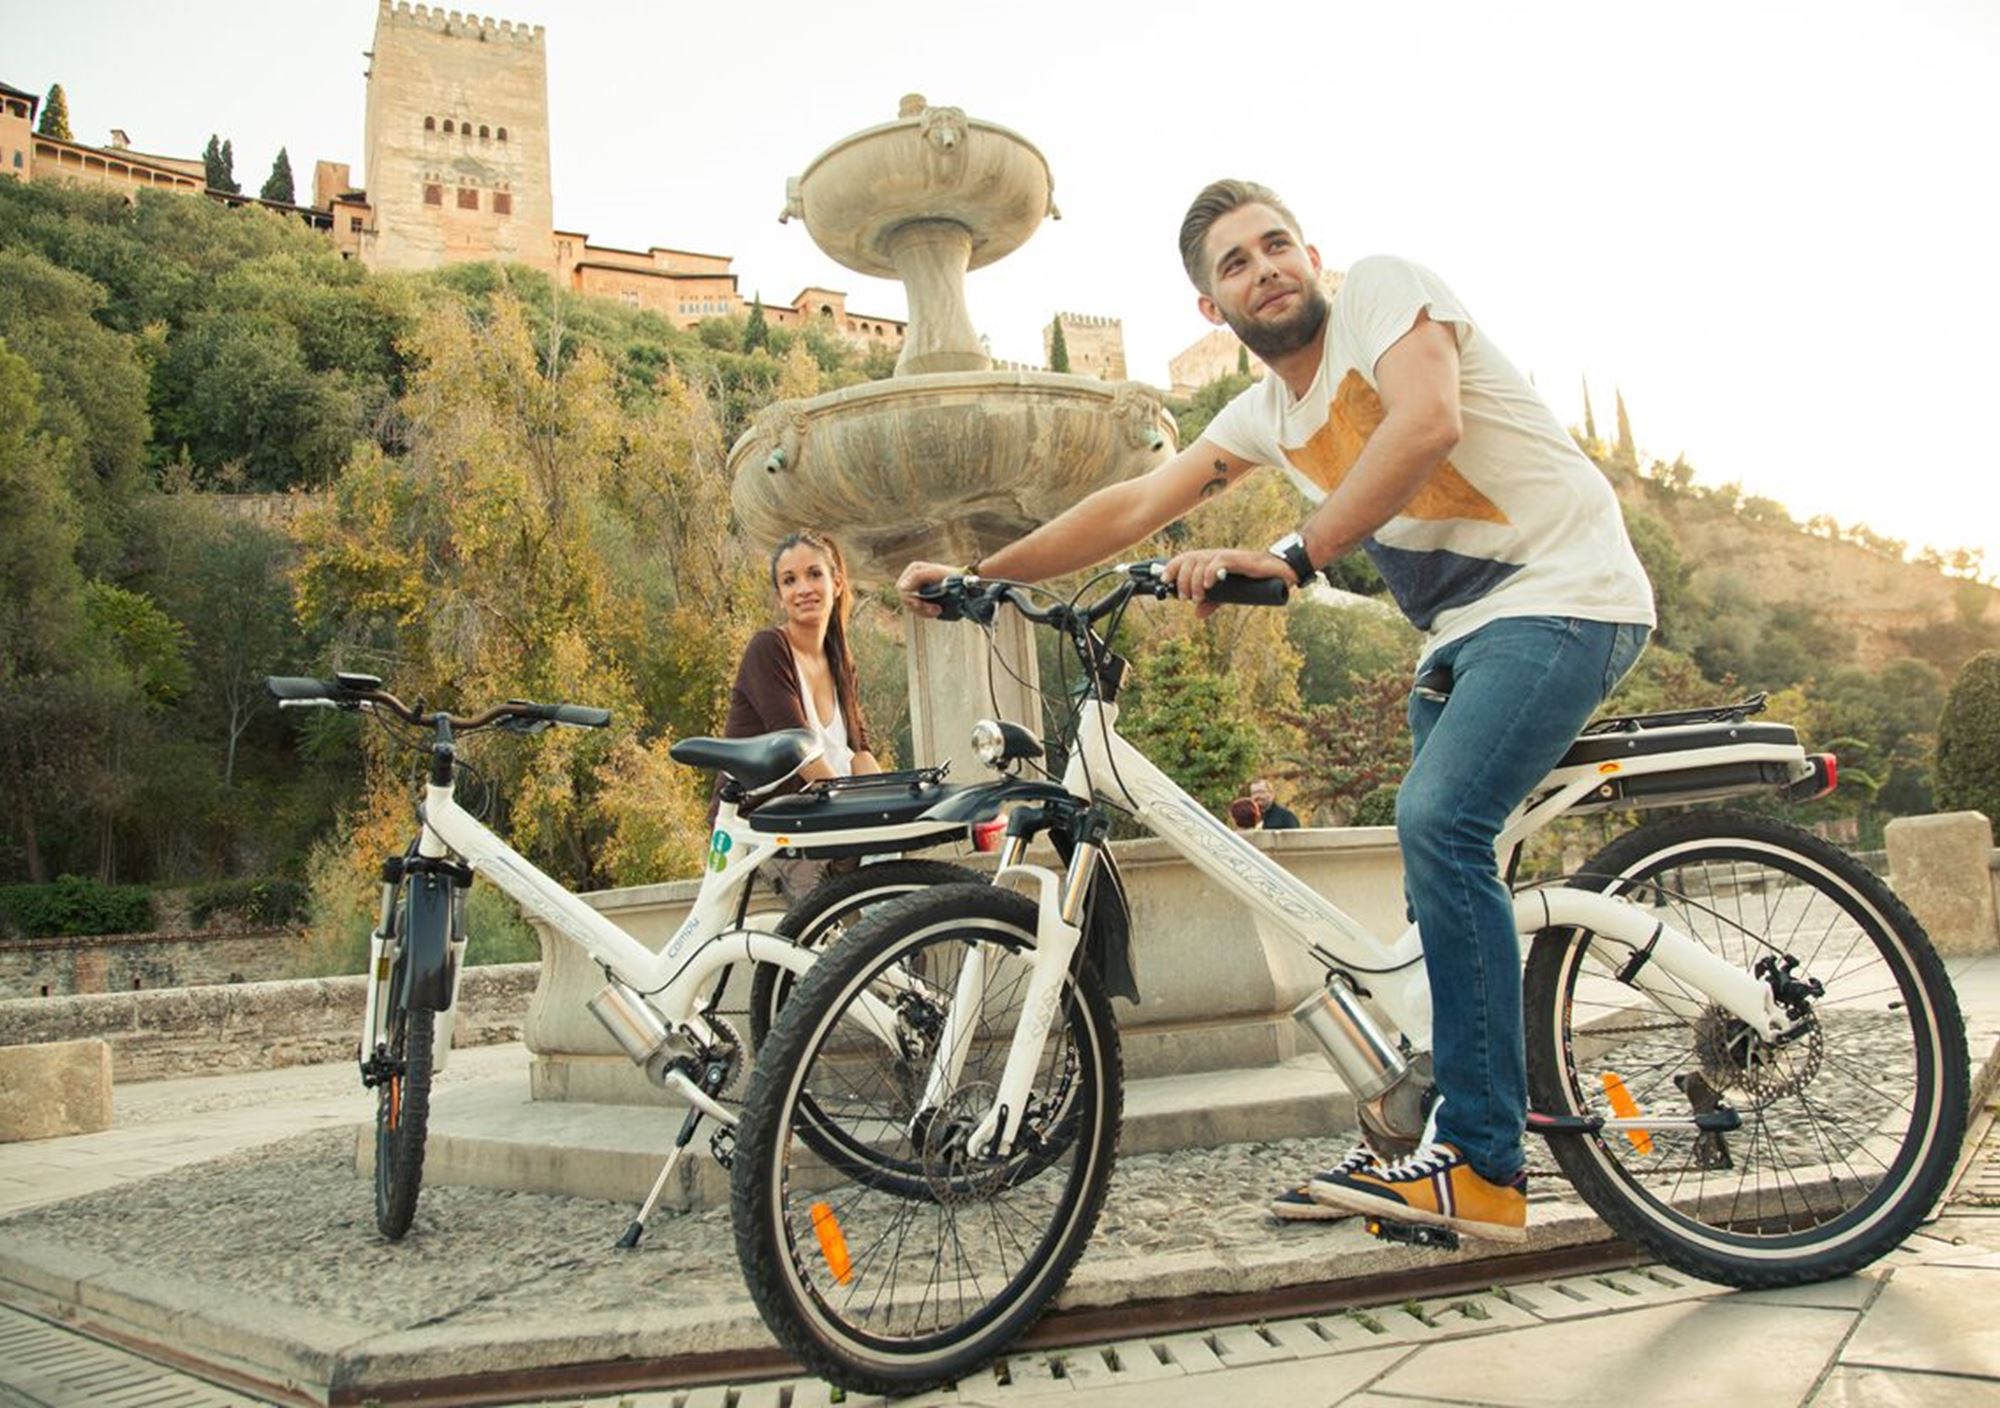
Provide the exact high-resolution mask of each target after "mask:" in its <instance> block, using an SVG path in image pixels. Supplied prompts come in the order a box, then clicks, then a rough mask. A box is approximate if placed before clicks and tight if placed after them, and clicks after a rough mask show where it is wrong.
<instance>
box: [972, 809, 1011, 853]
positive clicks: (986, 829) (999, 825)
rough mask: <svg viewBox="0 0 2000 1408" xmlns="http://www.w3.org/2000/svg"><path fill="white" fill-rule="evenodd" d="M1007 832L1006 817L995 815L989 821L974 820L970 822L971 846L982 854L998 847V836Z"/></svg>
mask: <svg viewBox="0 0 2000 1408" xmlns="http://www.w3.org/2000/svg"><path fill="white" fill-rule="evenodd" d="M1006 834H1007V818H1006V817H1004V816H996V817H994V818H993V820H991V821H976V822H974V823H973V824H972V848H973V849H974V850H975V851H978V852H980V853H981V854H982V855H983V854H988V853H990V852H993V851H997V850H999V849H1000V838H1001V837H1002V836H1005V835H1006Z"/></svg>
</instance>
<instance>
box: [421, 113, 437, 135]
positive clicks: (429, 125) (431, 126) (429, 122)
mask: <svg viewBox="0 0 2000 1408" xmlns="http://www.w3.org/2000/svg"><path fill="white" fill-rule="evenodd" d="M437 130H438V120H437V119H436V118H434V117H427V118H425V119H424V131H426V132H435V131H437Z"/></svg>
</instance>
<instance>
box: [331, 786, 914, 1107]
mask: <svg viewBox="0 0 2000 1408" xmlns="http://www.w3.org/2000/svg"><path fill="white" fill-rule="evenodd" d="M420 816H421V819H422V823H423V832H422V835H421V837H420V838H419V840H418V843H417V850H418V854H420V855H422V856H424V857H426V858H427V859H432V860H437V859H446V858H450V857H456V858H457V859H459V860H461V861H463V862H464V863H465V864H466V865H467V866H469V867H471V869H472V871H473V873H474V874H475V875H479V876H483V877H485V878H486V879H487V880H489V881H491V882H492V883H493V884H494V885H495V886H497V887H498V888H499V889H500V890H501V891H503V892H504V893H505V894H506V895H507V896H508V897H509V898H511V899H512V900H513V901H514V902H515V903H516V904H518V905H520V907H521V908H522V909H523V910H524V911H526V912H527V913H528V914H530V915H532V916H533V917H534V918H536V919H539V920H540V921H541V922H542V923H543V924H545V925H547V926H548V929H549V931H550V932H551V933H554V934H557V935H560V936H561V937H562V938H564V939H567V940H568V941H569V942H571V943H574V944H576V945H578V946H579V947H581V948H582V949H583V951H584V952H585V953H587V954H589V955H590V957H591V959H592V960H593V961H595V962H596V963H597V964H598V965H599V966H600V967H602V968H603V969H604V970H605V972H606V973H607V974H609V975H610V976H611V977H612V978H614V979H615V980H617V981H618V982H620V983H623V984H624V985H625V986H626V987H627V988H629V989H631V990H632V993H633V994H634V995H635V996H637V997H639V998H640V1000H642V1001H644V1002H646V1003H647V1004H648V1005H649V1006H651V1007H652V1008H653V1010H654V1012H655V1013H656V1014H657V1015H658V1016H659V1017H660V1018H661V1020H662V1022H663V1024H664V1025H665V1026H666V1028H667V1030H668V1031H669V1032H671V1033H673V1034H675V1035H677V1036H679V1037H681V1038H683V1039H684V1040H686V1041H688V1042H690V1043H692V1044H693V1045H695V1046H707V1045H711V1044H713V1043H714V1042H715V1040H716V1033H715V1032H714V1031H713V1030H712V1029H711V1028H710V1026H709V1025H708V1023H706V1022H705V1021H703V1019H702V1016H701V1010H700V1009H701V1006H702V1003H703V1001H704V999H705V998H706V996H707V995H708V993H709V992H710V985H711V983H712V982H713V980H714V979H715V977H716V975H717V974H719V973H720V972H721V971H722V970H723V969H724V968H727V967H729V966H731V965H732V964H737V963H771V964H776V965H777V966H778V967H780V968H783V969H785V970H786V971H787V972H790V973H794V974H798V973H803V972H805V970H806V969H807V968H809V967H811V966H812V961H813V955H812V954H811V953H809V952H807V951H805V950H803V949H800V948H798V947H797V946H796V945H794V944H792V943H791V942H790V941H789V940H787V939H784V938H781V937H779V936H777V935H775V934H771V933H768V932H765V931H763V930H758V929H751V928H747V927H738V926H737V925H736V923H735V915H736V913H737V912H738V910H739V908H740V907H741V900H742V892H743V888H744V886H746V885H748V884H749V883H750V882H751V879H752V877H753V876H755V875H756V873H757V871H758V869H759V867H761V866H762V865H763V864H764V862H765V861H767V860H769V859H770V858H771V857H772V856H774V855H776V854H778V853H779V852H781V851H785V850H788V849H790V848H791V847H792V846H793V845H794V843H795V841H800V842H803V841H804V839H805V838H794V837H792V836H786V835H772V834H770V833H769V832H763V831H756V830H753V829H752V828H751V826H750V824H749V822H748V821H747V820H746V819H745V818H743V817H742V816H741V815H740V813H739V810H738V807H737V805H736V804H735V803H734V802H724V803H723V804H722V806H721V809H720V811H719V812H718V813H717V815H716V819H715V828H714V831H713V832H712V834H711V836H710V841H709V851H708V856H709V863H708V867H707V869H706V870H704V871H703V873H702V880H701V889H700V891H699V893H698V894H697V895H696V896H695V902H694V907H693V908H692V909H691V910H690V911H689V913H688V917H687V918H686V919H685V920H684V921H683V922H682V923H681V926H680V928H679V929H677V930H676V931H675V932H674V935H673V937H672V938H670V939H669V940H668V941H667V942H666V944H665V945H664V946H663V947H662V948H661V949H660V951H659V952H658V953H655V952H653V951H652V950H651V949H648V948H647V947H646V946H645V945H644V944H642V943H640V942H639V941H638V940H637V939H635V938H633V937H632V936H631V935H630V934H628V933H626V932H625V931H624V930H623V929H621V928H619V927H618V926H617V925H616V924H613V923H612V922H611V921H610V920H608V919H606V918H605V917H604V916H603V915H601V914H599V913H598V912H597V911H596V910H594V909H592V908H591V907H590V906H589V905H587V904H585V903H584V902H583V901H582V900H580V899H578V898H577V897H576V896H575V895H574V894H572V893H571V892H570V891H569V890H567V889H565V888H564V887H563V886H562V885H561V884H559V883H558V882H557V881H555V880H553V879H551V878H550V877H549V876H548V875H546V874H544V873H543V872H542V871H541V870H540V869H538V868H537V867H536V866H535V865H534V863H533V862H531V861H529V860H528V859H527V858H526V857H525V856H523V855H522V854H521V853H520V852H519V851H516V850H515V849H514V848H513V847H511V846H509V845H508V844H507V843H506V842H505V841H503V840H501V839H500V838H499V837H498V836H497V835H495V834H494V833H493V832H492V831H491V830H489V829H488V828H487V827H486V826H485V824H484V823H482V822H481V821H480V820H479V819H478V818H477V817H475V816H473V815H472V814H471V813H470V812H468V811H466V810H465V809H464V808H463V807H461V806H460V805H459V804H458V799H457V797H456V795H455V788H454V786H452V785H445V786H439V785H437V784H435V783H431V784H428V785H427V786H426V788H425V792H424V802H423V807H422V809H421V812H420ZM937 830H938V827H937V823H935V822H922V821H917V822H909V823H903V824H900V825H895V826H871V827H867V828H856V829H851V830H841V831H824V832H814V833H813V834H812V836H811V837H810V845H811V846H813V847H820V846H826V847H833V846H842V845H852V844H859V843H867V844H871V845H872V844H876V843H879V844H880V846H881V848H882V849H883V850H885V851H887V850H894V849H896V844H897V843H898V842H899V841H904V840H911V839H915V838H917V837H920V836H926V835H935V834H936V832H937ZM385 908H386V906H385ZM388 929H389V916H388V915H387V914H386V913H385V915H384V917H383V923H382V924H381V925H380V926H378V927H377V929H376V931H375V933H374V935H373V936H372V940H371V945H370V950H371V951H370V962H369V965H368V995H367V1001H366V1007H365V1009H364V1016H363V1028H362V1045H361V1050H362V1053H363V1055H364V1056H365V1055H366V1054H367V1053H369V1052H372V1051H373V1050H374V1049H375V1044H376V1041H377V1039H378V1036H379V1034H380V1033H381V1031H382V1030H383V1024H384V1022H385V1020H386V1015H387V1006H388V983H387V981H386V980H387V977H388V975H389V973H390V971H391V969H392V968H393V966H394V963H395V958H396V948H395V941H394V940H393V939H392V938H390V937H388V934H387V931H388ZM454 936H456V930H455V931H454ZM459 957H460V955H459V954H458V953H456V952H454V953H453V955H452V958H453V960H454V961H453V971H452V985H453V999H454V1000H453V1002H452V1005H451V1007H450V1008H449V1009H447V1010H446V1011H445V1012H441V1013H439V1014H438V1015H439V1028H438V1035H437V1057H438V1059H437V1066H438V1068H439V1069H442V1068H443V1066H444V1060H445V1055H446V1053H447V1052H448V1051H449V1050H450V1047H451V1016H452V1014H453V1013H455V1012H456V1011H457V1010H458V1004H457V1001H456V997H457V984H458V979H459V974H460V972H462V965H460V964H459V963H458V962H457V959H458V958H459ZM863 1020H864V1021H865V1022H866V1023H867V1024H868V1025H869V1027H870V1028H871V1029H872V1030H874V1031H875V1032H876V1034H877V1035H878V1036H880V1037H881V1039H882V1040H883V1041H885V1042H888V1043H889V1044H890V1045H891V1047H893V1046H894V1044H895V1040H896V1037H895V1020H894V1016H893V1014H892V1012H891V1011H890V1009H889V1008H888V1007H887V1006H886V1005H885V1004H883V1003H881V1002H879V1001H878V1000H876V999H874V998H873V997H870V998H869V999H868V1000H867V1002H866V1003H865V1004H864V1008H863ZM665 1083H666V1085H667V1086H668V1088H670V1089H672V1090H673V1091H675V1092H676V1093H677V1094H679V1095H680V1096H681V1097H682V1098H683V1099H685V1100H686V1101H687V1102H688V1103H689V1104H691V1105H694V1106H696V1107H698V1108H699V1109H700V1110H701V1111H702V1112H703V1113H704V1114H706V1115H708V1116H710V1117H711V1118H713V1119H716V1120H720V1121H722V1122H723V1123H724V1124H725V1125H734V1124H735V1123H736V1116H735V1114H734V1113H733V1112H731V1111H730V1110H728V1109H727V1108H726V1107H724V1106H722V1105H720V1104H718V1103H717V1102H716V1101H714V1100H713V1099H711V1098H710V1097H709V1096H708V1095H707V1094H706V1093H705V1092H704V1091H703V1090H702V1089H701V1088H700V1087H699V1086H698V1085H696V1084H695V1083H694V1082H693V1081H691V1080H689V1079H688V1078H687V1077H686V1076H685V1075H684V1074H682V1073H681V1072H680V1071H678V1070H670V1071H668V1072H667V1074H666V1080H665Z"/></svg>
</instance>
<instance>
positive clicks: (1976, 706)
mask: <svg viewBox="0 0 2000 1408" xmlns="http://www.w3.org/2000/svg"><path fill="white" fill-rule="evenodd" d="M1936 772H1937V805H1938V809H1939V810H1940V811H1948V812H1956V811H1974V812H1984V813H1985V814H1986V816H1987V817H1988V819H2000V651H1993V650H1982V651H1981V652H1980V653H1979V654H1977V655H1975V656H1973V657H1972V658H1971V659H1970V660H1968V661H1966V662H1965V667H1964V668H1963V669H1961V670H1960V671H1959V672H1958V678H1956V679H1954V680H1953V681H1952V682H1951V693H1950V694H1949V695H1948V696H1947V697H1946V699H1945V706H1944V714H1943V716H1942V717H1940V718H1939V720H1938V734H1937V768H1936Z"/></svg>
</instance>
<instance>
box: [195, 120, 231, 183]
mask: <svg viewBox="0 0 2000 1408" xmlns="http://www.w3.org/2000/svg"><path fill="white" fill-rule="evenodd" d="M201 170H202V180H203V182H204V183H205V184H206V185H207V186H208V188H209V189H210V190H211V191H219V190H222V189H223V185H222V183H223V181H224V180H226V179H227V177H225V176H224V174H223V171H222V138H220V137H218V136H216V135H215V133H213V132H211V133H209V134H208V145H207V146H205V147H203V148H202V149H201Z"/></svg>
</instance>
